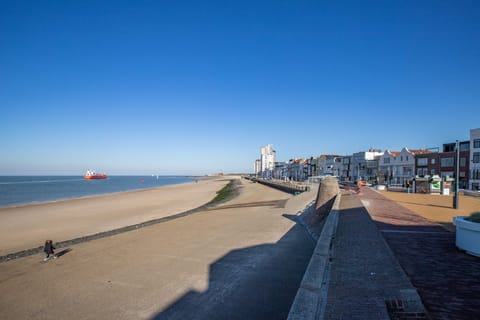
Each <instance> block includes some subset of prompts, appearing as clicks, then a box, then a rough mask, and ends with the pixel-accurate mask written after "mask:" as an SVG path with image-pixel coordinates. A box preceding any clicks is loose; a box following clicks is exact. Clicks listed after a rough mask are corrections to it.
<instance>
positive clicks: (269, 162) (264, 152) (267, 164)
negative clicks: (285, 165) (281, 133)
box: [260, 144, 276, 178]
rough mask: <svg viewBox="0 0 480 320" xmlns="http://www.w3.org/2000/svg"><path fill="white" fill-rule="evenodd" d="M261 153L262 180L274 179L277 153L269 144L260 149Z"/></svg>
mask: <svg viewBox="0 0 480 320" xmlns="http://www.w3.org/2000/svg"><path fill="white" fill-rule="evenodd" d="M260 153H261V157H260V161H261V162H260V166H261V170H260V176H261V177H262V178H272V176H273V171H274V170H275V162H276V151H275V150H273V146H272V145H271V144H267V145H266V146H264V147H262V148H261V149H260Z"/></svg>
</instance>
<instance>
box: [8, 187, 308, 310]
mask: <svg viewBox="0 0 480 320" xmlns="http://www.w3.org/2000/svg"><path fill="white" fill-rule="evenodd" d="M224 183H226V182H223V181H219V180H216V181H206V182H203V183H200V182H199V185H198V186H197V185H189V186H185V185H182V186H177V187H172V188H171V187H168V188H162V189H160V190H155V191H153V192H147V195H148V194H152V196H145V197H147V198H148V199H150V200H151V201H155V199H156V198H157V197H159V198H162V199H163V198H165V199H164V201H156V202H155V203H157V204H156V205H155V206H153V208H151V209H149V210H153V211H155V210H159V208H160V207H164V206H166V204H165V202H168V201H170V202H169V204H168V205H169V206H170V207H169V208H168V209H169V210H167V211H168V212H172V211H173V210H174V208H177V209H178V210H180V209H179V207H180V206H184V207H188V205H185V202H187V203H190V201H193V200H192V199H189V198H190V197H192V198H197V202H198V203H201V202H206V201H208V200H210V199H211V196H212V195H213V194H214V193H215V190H217V189H219V188H220V187H221V185H223V184H224ZM170 189H173V190H170ZM187 190H189V192H190V193H189V194H188V196H186V192H187ZM239 190H240V195H239V196H238V197H236V198H235V199H233V200H231V201H229V202H227V203H224V204H222V205H220V206H219V207H216V208H214V209H210V210H207V211H200V212H198V213H195V214H192V215H189V216H185V217H182V218H179V219H174V220H170V221H166V222H164V223H159V224H155V225H152V226H149V227H146V228H142V229H139V230H135V231H131V232H126V233H122V234H118V235H115V236H112V237H107V238H102V239H98V240H95V241H89V242H84V243H80V244H77V245H73V246H71V247H70V248H69V249H71V252H68V253H67V254H65V255H63V256H61V257H60V258H58V259H56V260H50V261H47V262H43V261H42V259H43V254H36V255H32V256H29V257H25V258H20V259H15V260H12V261H7V262H3V263H0V290H1V291H2V292H3V294H1V295H0V310H1V311H0V318H2V319H152V318H153V317H155V315H158V314H161V313H162V312H163V311H164V310H165V309H166V308H168V307H172V306H174V305H175V303H176V302H179V303H180V304H179V305H178V307H179V308H180V307H181V309H182V310H183V306H184V305H183V304H181V302H188V301H190V300H189V299H194V300H193V301H197V300H195V299H196V298H200V299H199V300H198V301H208V302H206V303H205V305H199V306H198V308H197V307H195V309H194V310H195V312H197V313H198V314H197V318H204V319H208V317H206V316H203V317H202V315H201V314H202V313H201V312H203V311H202V310H207V311H208V310H210V309H212V310H215V307H218V306H219V305H221V304H228V303H231V301H228V300H227V301H223V299H224V296H236V293H237V292H238V288H239V287H240V288H242V286H241V284H242V283H243V282H242V278H241V275H242V274H247V275H252V278H253V279H255V281H253V280H252V282H251V287H248V288H255V285H257V284H258V281H263V280H264V279H256V278H255V275H257V274H258V270H256V269H257V268H260V266H262V265H264V263H263V262H262V261H264V260H266V261H269V259H270V258H271V255H273V256H276V255H281V252H282V251H280V250H279V249H278V248H277V246H276V244H278V243H282V245H281V246H278V247H290V246H294V245H295V243H296V241H298V239H296V238H295V237H292V234H297V236H298V235H303V234H306V232H305V231H303V230H298V229H294V227H295V222H294V219H292V218H291V216H293V217H294V216H296V215H298V214H299V213H298V212H299V210H302V209H304V208H305V206H306V205H307V204H308V203H310V202H311V201H312V200H314V199H315V196H316V190H315V191H311V192H305V193H302V194H301V195H298V196H292V195H288V194H286V193H283V192H280V191H278V190H275V189H272V188H268V187H266V186H263V185H261V184H258V183H251V182H248V181H246V180H242V181H241V186H240V189H239ZM166 194H168V197H167V196H166ZM139 196H143V194H142V193H140V194H135V193H132V194H128V195H121V196H119V197H118V198H117V197H114V199H117V201H118V202H122V203H129V202H128V201H126V200H122V199H123V198H124V197H127V198H128V199H130V201H134V202H135V203H137V205H139V206H140V207H142V208H143V207H144V206H146V205H147V204H145V203H144V201H136V197H139ZM174 197H175V199H177V200H175V201H174V200H173V198H174ZM100 198H101V199H103V198H104V197H100ZM107 198H109V197H107ZM132 198H133V199H132ZM144 200H145V199H144ZM91 201H93V202H91ZM97 201H99V199H93V200H89V201H86V203H87V204H89V208H90V209H92V210H95V207H94V205H93V203H99V204H102V205H103V207H105V208H107V207H108V204H109V205H110V206H114V207H115V208H117V209H118V210H120V211H122V210H124V211H125V214H128V213H129V211H128V210H127V209H126V208H122V205H120V204H116V202H115V201H114V200H108V201H107V200H100V202H97ZM102 201H106V202H108V204H107V203H103V202H102ZM178 202H180V203H178ZM68 203H70V204H76V201H73V202H71V201H69V202H68ZM195 205H196V204H193V203H192V205H191V206H195ZM74 206H75V205H74ZM85 206H86V207H87V205H85ZM177 206H178V207H177ZM47 207H51V206H50V205H49V206H47ZM63 208H64V209H66V208H68V206H64V207H63ZM64 209H62V210H64ZM62 210H60V211H59V212H58V214H59V215H61V212H63V211H62ZM132 210H133V211H132ZM149 210H147V209H142V210H140V209H138V208H136V207H135V206H134V205H131V207H130V214H134V215H136V214H137V213H142V212H144V214H146V213H145V212H147V211H149ZM112 211H114V210H112ZM97 213H98V214H100V213H102V212H101V211H100V212H97ZM111 217H116V214H115V213H114V212H112V213H111ZM86 220H92V221H94V222H95V221H98V220H99V219H98V218H97V217H94V216H91V217H90V218H89V219H86ZM100 220H102V219H100ZM107 220H108V219H107ZM110 220H111V219H110ZM108 223H110V225H109V224H108ZM108 223H107V222H106V223H105V224H106V225H108V226H109V227H112V226H113V221H109V222H108ZM298 228H300V229H301V227H298ZM293 230H297V231H298V232H294V231H293ZM304 237H307V236H306V235H305V236H304ZM42 239H43V238H42ZM32 240H35V239H33V238H32ZM308 240H309V241H312V245H313V240H311V239H308ZM34 242H35V244H36V245H38V240H35V241H34ZM267 248H268V250H266V249H267ZM297 258H298V256H297V254H293V255H292V259H293V260H296V259H297ZM281 267H282V268H283V267H285V266H281ZM272 268H275V266H272ZM221 270H229V272H220V271H221ZM287 270H290V269H288V268H287ZM219 272H220V274H219ZM290 278H291V277H290ZM248 279H250V278H248ZM273 279H275V278H273ZM286 281H288V279H284V281H283V282H282V283H281V284H283V283H285V282H286ZM262 283H263V282H262ZM259 289H261V288H259ZM231 291H233V292H231ZM253 291H255V289H253ZM277 291H279V290H277ZM256 292H258V290H256ZM240 293H241V292H240ZM246 293H250V291H246ZM250 294H255V293H250ZM278 294H281V292H278ZM202 296H203V297H204V298H201V297H202ZM258 299H264V300H265V301H275V299H274V297H273V298H272V297H265V298H262V297H258ZM265 301H263V302H262V303H264V302H265ZM187 304H188V303H187ZM241 307H242V308H245V309H247V310H248V308H251V306H250V305H249V304H245V305H244V306H241ZM209 308H210V309H209ZM226 308H228V305H227V307H226ZM212 310H211V311H212ZM212 312H213V311H212ZM204 313H205V312H204ZM193 314H194V313H192V314H191V316H190V317H181V316H178V317H177V318H181V319H191V318H194V317H193ZM210 318H212V317H210ZM231 318H239V316H238V314H232V317H231Z"/></svg>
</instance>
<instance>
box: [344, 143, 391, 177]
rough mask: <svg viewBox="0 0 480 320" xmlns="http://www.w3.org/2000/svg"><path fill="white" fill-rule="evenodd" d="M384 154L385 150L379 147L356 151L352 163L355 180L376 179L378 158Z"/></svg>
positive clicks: (352, 173) (352, 174)
mask: <svg viewBox="0 0 480 320" xmlns="http://www.w3.org/2000/svg"><path fill="white" fill-rule="evenodd" d="M382 155H383V152H381V151H380V150H378V149H370V150H368V151H367V152H365V151H362V152H357V153H354V154H353V155H352V161H351V164H350V168H351V171H352V172H351V176H352V177H353V180H366V181H376V178H377V170H378V159H379V158H380V157H381V156H382Z"/></svg>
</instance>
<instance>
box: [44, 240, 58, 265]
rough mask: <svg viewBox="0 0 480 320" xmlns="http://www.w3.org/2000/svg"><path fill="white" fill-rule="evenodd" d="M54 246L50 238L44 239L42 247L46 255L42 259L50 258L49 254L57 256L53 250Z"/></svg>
mask: <svg viewBox="0 0 480 320" xmlns="http://www.w3.org/2000/svg"><path fill="white" fill-rule="evenodd" d="M54 249H55V247H54V246H53V242H52V240H47V241H45V246H44V247H43V251H44V252H45V254H46V255H47V256H46V257H45V259H43V261H47V260H48V259H49V258H50V255H52V256H53V258H54V259H57V256H56V255H55V251H53V250H54Z"/></svg>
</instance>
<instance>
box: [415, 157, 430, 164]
mask: <svg viewBox="0 0 480 320" xmlns="http://www.w3.org/2000/svg"><path fill="white" fill-rule="evenodd" d="M426 165H428V158H419V159H417V166H426Z"/></svg>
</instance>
